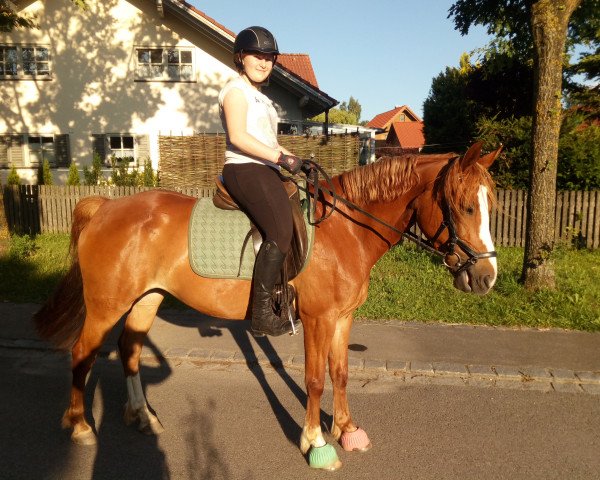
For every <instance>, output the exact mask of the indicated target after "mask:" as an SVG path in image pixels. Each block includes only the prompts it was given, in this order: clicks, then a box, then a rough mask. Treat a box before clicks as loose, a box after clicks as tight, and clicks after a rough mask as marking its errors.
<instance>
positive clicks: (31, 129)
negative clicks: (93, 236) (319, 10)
mask: <svg viewBox="0 0 600 480" xmlns="http://www.w3.org/2000/svg"><path fill="white" fill-rule="evenodd" d="M88 3H89V10H86V11H83V10H80V9H78V8H77V7H75V6H74V5H73V4H72V3H71V2H69V1H68V0H50V1H44V2H42V1H37V2H31V3H30V4H29V5H28V6H27V7H26V8H25V10H23V11H22V13H27V14H33V15H35V16H36V17H37V21H38V23H39V25H40V28H39V29H33V30H15V31H13V32H11V33H0V43H2V44H25V43H29V44H41V45H47V46H48V47H49V49H50V56H51V72H52V75H51V77H52V78H51V79H49V80H41V79H36V80H0V95H1V97H2V100H3V101H2V103H1V104H0V134H6V133H35V134H59V133H62V134H64V133H68V134H69V137H70V145H71V158H72V160H73V162H75V163H76V164H77V165H78V166H79V168H81V167H82V166H84V165H88V164H90V163H91V160H92V137H91V135H92V134H97V133H128V134H133V135H149V137H150V156H151V160H152V164H153V166H154V168H157V165H158V135H159V134H175V135H180V134H182V135H185V134H192V133H193V132H216V131H222V128H221V125H220V120H219V115H218V107H217V95H218V92H219V90H220V89H221V87H222V86H223V85H224V83H225V82H226V81H227V80H228V79H229V78H230V77H232V76H233V75H235V71H234V70H233V69H232V68H231V66H232V65H231V59H230V54H229V53H227V52H226V51H224V49H220V48H219V47H218V46H216V45H215V44H214V43H212V42H210V41H208V40H207V39H206V38H205V37H203V36H202V35H201V34H200V33H199V32H197V31H196V30H192V29H190V28H188V27H187V26H184V25H182V24H181V23H179V22H175V23H174V21H173V20H172V19H170V18H169V16H168V15H165V18H160V16H159V14H158V12H157V11H156V4H155V2H153V1H143V0H138V1H131V2H128V1H124V0H109V1H103V2H88ZM173 46H189V47H194V50H193V62H194V76H193V80H194V81H193V82H191V83H182V82H156V81H148V82H146V81H135V66H136V57H135V48H136V47H173ZM286 110H287V109H286ZM0 174H2V180H3V181H5V179H6V175H7V171H6V170H4V171H2V172H1V173H0ZM19 175H20V176H21V178H23V179H26V180H28V181H29V182H34V181H35V171H34V170H32V169H22V170H20V171H19ZM55 178H56V180H58V183H62V182H64V181H65V179H66V170H65V169H62V170H60V169H59V171H57V172H55Z"/></svg>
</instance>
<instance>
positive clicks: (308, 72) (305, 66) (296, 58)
mask: <svg viewBox="0 0 600 480" xmlns="http://www.w3.org/2000/svg"><path fill="white" fill-rule="evenodd" d="M277 63H278V64H279V65H280V66H282V67H284V68H286V69H287V70H289V71H290V72H292V73H293V74H295V75H296V76H298V77H300V78H302V79H303V80H305V81H307V82H308V83H310V84H311V85H312V86H313V87H316V88H319V83H318V82H317V77H316V75H315V71H314V70H313V67H312V63H311V61H310V56H309V55H308V54H307V53H281V54H280V55H279V56H278V57H277Z"/></svg>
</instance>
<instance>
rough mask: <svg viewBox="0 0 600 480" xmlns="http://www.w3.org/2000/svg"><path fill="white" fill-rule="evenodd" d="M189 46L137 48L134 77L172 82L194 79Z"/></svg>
mask: <svg viewBox="0 0 600 480" xmlns="http://www.w3.org/2000/svg"><path fill="white" fill-rule="evenodd" d="M192 58H193V55H192V49H191V48H179V47H169V48H137V49H136V61H137V65H136V71H135V75H136V79H137V80H159V81H174V82H191V81H193V80H194V65H193V61H192Z"/></svg>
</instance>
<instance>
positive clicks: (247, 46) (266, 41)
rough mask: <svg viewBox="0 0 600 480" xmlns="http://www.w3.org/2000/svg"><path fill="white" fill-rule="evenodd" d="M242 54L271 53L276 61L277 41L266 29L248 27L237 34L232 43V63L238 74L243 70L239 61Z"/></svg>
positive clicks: (277, 53) (277, 52)
mask: <svg viewBox="0 0 600 480" xmlns="http://www.w3.org/2000/svg"><path fill="white" fill-rule="evenodd" d="M243 52H260V53H271V54H273V55H275V59H277V55H279V48H278V47H277V40H275V37H274V36H273V34H272V33H271V32H269V31H268V30H267V29H266V28H263V27H248V28H245V29H244V30H242V31H241V32H240V33H238V35H237V37H235V42H234V43H233V62H234V63H235V66H236V67H237V69H238V70H239V71H240V72H241V71H242V70H243V69H244V67H243V65H242V59H241V55H242V53H243Z"/></svg>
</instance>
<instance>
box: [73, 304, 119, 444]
mask: <svg viewBox="0 0 600 480" xmlns="http://www.w3.org/2000/svg"><path fill="white" fill-rule="evenodd" d="M97 310H99V309H97ZM118 320H119V314H115V315H112V316H110V315H108V314H107V313H106V311H105V313H104V314H102V315H99V314H97V313H95V312H94V311H93V310H91V309H89V308H88V311H87V313H86V317H85V321H84V324H83V328H82V331H81V334H80V336H79V338H78V339H77V341H76V342H75V344H74V345H73V349H72V352H71V353H72V371H73V383H72V386H71V399H70V403H69V407H68V408H67V410H66V412H65V414H64V415H63V420H62V424H63V427H65V428H68V427H73V433H72V434H71V439H72V440H73V441H74V442H75V443H78V444H81V445H94V444H95V443H96V436H95V434H94V432H93V430H92V427H91V426H90V425H89V424H88V423H87V421H86V420H85V405H84V392H85V383H86V380H87V376H88V374H89V372H90V370H91V368H92V366H93V364H94V362H95V360H96V355H97V354H98V350H99V349H100V347H101V346H102V343H103V342H104V340H105V338H106V336H107V335H108V333H109V332H110V330H111V329H112V327H114V325H115V324H116V323H117V322H118Z"/></svg>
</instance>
